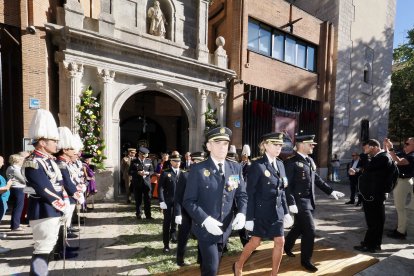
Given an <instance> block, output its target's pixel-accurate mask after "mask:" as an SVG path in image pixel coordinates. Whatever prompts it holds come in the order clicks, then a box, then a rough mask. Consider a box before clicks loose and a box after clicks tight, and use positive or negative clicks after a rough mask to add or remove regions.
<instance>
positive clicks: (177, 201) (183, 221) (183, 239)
mask: <svg viewBox="0 0 414 276" xmlns="http://www.w3.org/2000/svg"><path fill="white" fill-rule="evenodd" d="M204 159H205V153H204V152H194V153H192V154H191V166H190V167H189V169H191V167H192V166H193V165H194V164H197V163H199V162H201V161H204ZM188 173H189V171H188V170H186V171H182V173H181V174H180V177H179V178H178V182H177V187H176V189H175V198H174V212H175V223H176V224H177V225H178V238H177V265H178V266H185V265H187V263H185V262H184V254H185V251H186V248H187V242H188V239H189V238H190V230H191V217H190V215H189V214H188V213H187V211H186V210H185V209H184V208H182V205H183V197H184V192H185V187H186V185H187V178H188Z"/></svg>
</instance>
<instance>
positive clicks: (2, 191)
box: [0, 155, 12, 254]
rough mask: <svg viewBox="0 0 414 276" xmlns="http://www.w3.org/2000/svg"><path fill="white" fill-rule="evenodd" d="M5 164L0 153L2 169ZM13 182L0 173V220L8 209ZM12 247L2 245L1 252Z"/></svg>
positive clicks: (7, 250)
mask: <svg viewBox="0 0 414 276" xmlns="http://www.w3.org/2000/svg"><path fill="white" fill-rule="evenodd" d="M3 165H4V158H3V156H1V155H0V169H1V167H3ZM11 184H12V182H11V181H10V180H9V181H8V182H6V179H4V177H3V176H1V175H0V199H1V202H0V222H1V220H2V219H3V216H4V214H5V213H6V210H7V200H8V199H9V195H10V191H9V190H10V187H11ZM9 251H10V248H5V247H1V246H0V254H3V253H6V252H9Z"/></svg>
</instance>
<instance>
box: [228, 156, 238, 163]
mask: <svg viewBox="0 0 414 276" xmlns="http://www.w3.org/2000/svg"><path fill="white" fill-rule="evenodd" d="M226 160H227V161H230V162H233V163H239V162H237V161H236V160H234V159H231V158H229V157H226Z"/></svg>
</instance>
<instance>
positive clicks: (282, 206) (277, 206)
mask: <svg viewBox="0 0 414 276" xmlns="http://www.w3.org/2000/svg"><path fill="white" fill-rule="evenodd" d="M276 165H277V169H278V170H276V169H275V168H274V167H272V165H271V163H270V162H269V160H268V157H267V155H264V156H262V157H261V158H259V159H257V160H255V161H253V162H252V164H251V166H250V168H249V171H248V174H249V178H248V179H247V195H248V196H249V200H248V202H247V215H246V220H247V221H249V220H254V228H253V232H252V235H253V236H256V237H260V238H269V239H273V238H274V237H281V236H283V218H284V216H285V214H288V213H289V211H288V207H287V202H286V196H285V187H287V184H288V182H287V178H286V173H285V167H284V166H283V163H282V161H281V160H279V159H276Z"/></svg>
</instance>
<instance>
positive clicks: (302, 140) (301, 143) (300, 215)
mask: <svg viewBox="0 0 414 276" xmlns="http://www.w3.org/2000/svg"><path fill="white" fill-rule="evenodd" d="M314 138H315V135H303V136H297V137H296V148H297V150H296V152H295V154H294V155H293V156H292V157H291V158H289V159H287V160H286V161H285V170H286V175H287V178H288V187H287V190H286V198H287V202H288V205H289V210H290V212H292V213H294V214H295V223H294V224H293V227H292V229H291V230H290V231H289V233H288V235H287V236H286V242H285V248H284V249H285V252H286V255H288V256H289V257H294V256H295V255H294V254H293V253H292V248H293V246H294V245H295V241H296V239H297V238H299V236H302V237H301V264H302V266H303V267H304V268H305V269H306V270H309V271H311V272H316V271H317V270H318V269H317V268H316V266H315V265H314V264H313V263H312V262H311V258H312V253H313V245H314V242H315V224H314V222H313V210H314V209H315V185H316V186H317V187H318V188H319V189H321V190H322V191H324V192H325V193H326V194H328V195H331V196H332V197H333V198H334V199H336V200H337V199H338V198H341V197H343V196H344V194H343V193H341V192H337V191H334V190H333V189H332V187H330V186H329V185H328V184H327V183H326V182H325V181H323V180H322V178H321V177H320V176H319V175H318V174H317V173H316V165H315V162H314V161H313V159H312V158H311V157H310V156H309V154H312V152H313V148H314V147H315V145H316V143H315V142H314Z"/></svg>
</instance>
